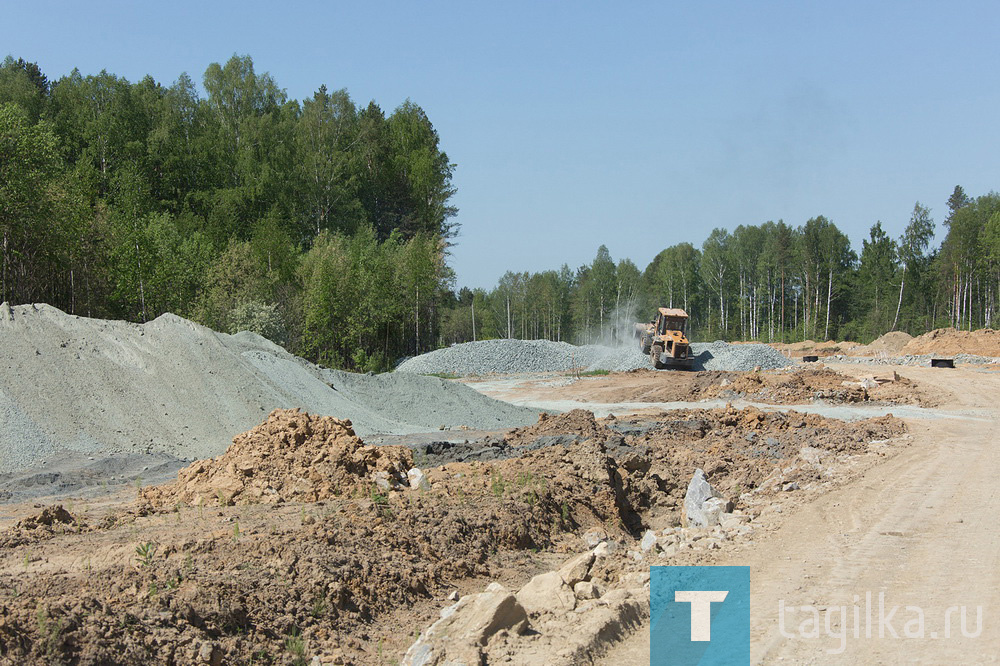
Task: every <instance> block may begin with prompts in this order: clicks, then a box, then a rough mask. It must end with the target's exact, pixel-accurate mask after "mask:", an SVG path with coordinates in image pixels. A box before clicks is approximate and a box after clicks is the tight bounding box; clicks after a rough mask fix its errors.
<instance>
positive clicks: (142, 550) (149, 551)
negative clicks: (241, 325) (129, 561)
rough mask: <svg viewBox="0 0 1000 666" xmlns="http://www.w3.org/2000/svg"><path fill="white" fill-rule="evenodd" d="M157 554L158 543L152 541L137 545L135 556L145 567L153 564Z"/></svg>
mask: <svg viewBox="0 0 1000 666" xmlns="http://www.w3.org/2000/svg"><path fill="white" fill-rule="evenodd" d="M155 554H156V544H154V543H152V542H146V543H140V544H139V545H138V546H136V547H135V556H136V558H137V559H138V560H139V564H141V565H142V566H144V567H150V566H153V555H155Z"/></svg>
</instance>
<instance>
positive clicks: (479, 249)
mask: <svg viewBox="0 0 1000 666" xmlns="http://www.w3.org/2000/svg"><path fill="white" fill-rule="evenodd" d="M616 5H617V6H612V3H597V2H575V3H568V2H563V3H556V2H505V3H481V2H420V3H417V2H407V3H403V2H399V3H384V2H382V3H379V2H369V3H365V4H364V5H363V6H361V3H357V4H356V5H351V4H346V3H331V2H299V3H293V2H288V3H274V2H268V3H264V2H238V3H235V2H232V3H230V2H174V3H169V4H168V3H155V4H154V3H144V2H94V3H68V2H33V3H13V2H5V3H4V8H3V16H4V18H3V21H2V24H0V57H2V55H6V54H8V53H9V54H11V55H13V56H15V57H23V58H25V59H27V60H31V61H35V62H37V63H38V64H39V65H40V66H41V67H42V69H43V71H44V72H45V73H46V74H47V75H48V76H49V78H50V79H56V78H58V77H60V76H62V75H64V74H67V73H69V71H70V70H71V69H72V68H73V67H78V68H79V69H80V70H81V71H82V72H83V73H84V74H89V73H96V72H98V71H100V70H101V69H107V70H108V71H110V72H113V73H115V74H118V75H120V76H125V77H126V78H128V79H130V80H133V81H134V80H137V79H139V78H141V77H142V76H144V75H146V74H151V75H152V76H153V77H154V78H156V79H157V80H159V81H161V82H163V83H167V84H169V83H171V82H172V81H174V80H175V79H176V78H177V76H178V75H179V74H180V73H181V72H185V71H186V72H188V73H189V74H191V76H192V77H193V78H195V80H199V81H200V79H201V75H202V73H203V72H204V70H205V68H206V67H207V65H208V64H209V63H211V62H224V61H225V60H226V59H228V58H229V57H230V56H231V55H232V54H233V53H240V54H244V53H245V54H249V55H251V56H252V57H253V59H254V63H255V65H256V67H257V69H258V71H268V72H270V73H271V74H272V75H273V76H274V77H275V79H276V80H277V82H278V84H279V85H281V86H282V87H283V88H285V89H286V90H287V92H288V94H289V96H290V97H293V98H296V99H302V98H304V97H307V96H309V95H311V94H312V93H313V92H314V91H315V90H316V89H317V88H318V87H319V86H320V84H324V83H325V84H327V86H328V87H330V88H347V89H348V91H349V92H350V93H351V96H352V97H353V98H354V100H355V101H356V102H358V103H367V101H368V100H370V99H374V100H376V101H377V102H378V103H379V104H380V105H381V106H382V107H383V108H384V109H386V110H387V111H389V110H391V109H392V108H394V107H395V106H397V105H398V104H400V103H401V102H402V101H403V100H405V99H406V98H410V99H412V100H413V101H414V102H415V103H417V104H419V105H420V106H422V107H423V108H424V109H425V110H426V111H427V113H428V115H429V117H430V119H431V121H432V122H433V123H434V124H435V126H436V127H437V129H438V131H439V133H440V135H441V139H442V145H443V148H444V149H445V150H446V151H447V152H448V155H449V157H450V158H451V159H452V161H453V162H455V163H457V165H458V167H457V170H456V173H455V185H456V186H457V188H458V194H457V196H456V197H455V204H456V205H457V206H458V207H459V208H460V213H459V217H458V221H459V222H460V223H461V224H462V231H461V236H460V237H459V238H458V239H457V240H458V244H457V245H456V247H455V248H454V249H453V256H452V265H453V266H454V268H455V270H456V272H457V275H458V282H459V284H460V285H469V286H478V287H489V286H492V285H493V284H494V283H495V282H496V280H497V279H498V278H499V276H500V275H501V274H502V273H503V272H504V271H505V270H508V269H511V270H543V269H547V268H558V267H559V266H560V265H561V264H563V263H568V264H569V265H570V266H571V267H576V266H578V265H580V264H583V263H587V262H589V261H590V260H591V259H592V258H593V256H594V254H595V253H596V250H597V247H598V246H599V245H601V244H605V245H607V246H608V248H609V249H610V250H611V253H612V256H614V257H615V258H616V259H618V258H621V257H630V258H632V259H633V260H634V261H635V262H636V263H637V264H638V265H639V267H640V268H644V267H645V265H646V264H647V263H648V262H649V261H650V260H651V259H652V258H653V256H654V255H655V254H656V253H657V252H658V251H659V250H661V249H663V248H664V247H666V246H667V245H671V244H673V243H676V242H681V241H689V242H692V243H694V244H696V245H700V244H701V242H702V241H703V240H704V239H705V237H706V236H707V235H708V233H709V231H711V229H712V228H713V227H717V226H721V227H727V228H733V227H735V226H736V225H738V224H757V223H761V222H765V221H767V220H778V219H784V220H785V221H786V222H788V223H791V224H795V225H799V224H802V223H804V222H805V221H806V220H807V219H808V218H809V217H813V216H815V215H826V216H827V217H829V218H831V219H832V220H833V221H834V222H835V223H836V224H837V225H838V226H839V227H841V229H843V230H844V231H846V232H847V233H848V234H849V235H850V236H851V239H852V240H853V241H854V244H855V246H856V248H859V249H860V244H861V239H862V237H863V236H865V235H867V232H868V228H869V227H870V226H871V225H872V224H873V223H874V222H875V221H876V220H881V221H882V223H883V227H884V228H886V230H887V231H888V232H889V233H890V234H891V235H894V236H898V235H899V234H900V233H901V232H902V228H903V226H904V225H905V224H906V222H907V220H908V217H909V214H910V211H911V210H912V208H913V204H914V202H915V201H918V200H919V201H920V202H921V203H923V204H924V205H927V206H930V208H931V209H932V214H933V216H934V219H935V221H936V222H938V224H939V226H940V222H941V220H942V219H943V217H944V214H945V212H946V207H945V200H946V199H947V197H948V195H949V194H950V193H951V191H952V188H953V187H954V186H955V185H956V184H961V185H962V186H963V187H964V188H965V190H966V191H967V192H968V193H969V194H971V195H979V194H984V193H986V192H988V191H990V190H994V189H1000V159H998V145H1000V123H998V122H997V109H1000V66H998V65H1000V40H998V39H997V38H996V33H995V31H996V26H997V25H1000V4H997V3H994V2H955V3H940V2H935V3H931V2H880V3H872V2H864V3H862V2H837V3H807V2H767V1H758V2H702V3H692V2H684V3H680V2H675V3H666V2H661V3H616ZM940 236H941V234H940V233H939V238H940Z"/></svg>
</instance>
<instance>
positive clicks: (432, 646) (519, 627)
mask: <svg viewBox="0 0 1000 666" xmlns="http://www.w3.org/2000/svg"><path fill="white" fill-rule="evenodd" d="M560 580H561V579H560ZM527 627H528V616H527V613H525V610H524V607H523V606H521V604H520V603H519V602H518V600H517V599H516V598H515V597H514V595H513V594H512V593H511V592H510V591H509V590H507V589H506V588H505V587H503V586H502V585H500V584H498V583H491V584H490V585H489V586H488V587H487V588H486V591H485V592H482V593H480V594H470V595H468V596H465V597H462V598H461V599H460V600H459V601H458V603H456V604H454V605H452V606H449V607H448V608H446V609H444V610H443V611H441V619H440V620H438V621H437V622H435V623H434V624H432V625H431V626H430V627H429V628H428V629H427V630H426V631H424V632H423V633H422V634H420V637H419V638H418V639H417V641H416V642H415V643H414V644H413V645H411V646H410V649H409V650H407V651H406V655H405V656H404V657H403V664H404V665H408V666H432V665H434V664H441V663H470V664H478V663H480V662H481V658H482V650H481V649H482V648H483V647H485V646H486V644H487V643H488V642H489V640H490V638H491V637H492V636H493V635H495V634H496V633H498V632H500V631H511V632H514V633H523V632H524V630H525V629H527Z"/></svg>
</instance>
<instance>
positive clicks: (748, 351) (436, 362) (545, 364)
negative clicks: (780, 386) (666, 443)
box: [396, 340, 793, 376]
mask: <svg viewBox="0 0 1000 666" xmlns="http://www.w3.org/2000/svg"><path fill="white" fill-rule="evenodd" d="M691 349H692V352H693V353H694V355H695V359H694V364H693V366H692V367H693V369H695V370H731V371H749V370H753V369H754V368H755V367H757V366H760V367H761V368H762V369H765V370H770V369H775V368H784V367H786V366H789V365H792V364H793V362H792V361H790V360H789V359H787V358H785V357H784V356H783V355H782V354H781V352H779V351H777V350H776V349H774V348H773V347H770V346H768V345H763V344H746V345H732V344H729V343H728V342H721V341H719V342H711V343H694V344H692V345H691ZM649 367H650V363H649V357H648V356H646V355H644V354H642V353H641V352H640V351H639V349H638V344H636V345H635V346H632V345H630V346H628V347H604V346H600V345H583V346H576V345H571V344H567V343H565V342H550V341H548V340H482V341H479V342H466V343H464V344H460V345H454V346H452V347H445V348H444V349H437V350H435V351H432V352H429V353H427V354H422V355H420V356H416V357H414V358H411V359H408V360H406V361H404V362H403V363H401V364H400V365H399V367H398V368H396V373H415V374H450V375H459V376H468V375H490V374H520V373H532V372H568V371H570V370H573V369H580V370H584V371H587V370H609V371H612V372H627V371H629V370H636V369H640V368H649Z"/></svg>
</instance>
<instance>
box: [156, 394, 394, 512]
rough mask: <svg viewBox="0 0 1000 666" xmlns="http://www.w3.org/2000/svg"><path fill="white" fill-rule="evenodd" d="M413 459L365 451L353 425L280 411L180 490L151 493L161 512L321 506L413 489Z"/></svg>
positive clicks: (202, 463) (194, 471) (195, 471)
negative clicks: (379, 491)
mask: <svg viewBox="0 0 1000 666" xmlns="http://www.w3.org/2000/svg"><path fill="white" fill-rule="evenodd" d="M412 467H413V456H412V453H411V452H410V450H409V449H408V448H406V447H403V446H382V447H379V446H371V445H366V444H365V443H364V442H362V441H361V439H359V438H358V436H357V435H355V434H354V430H353V429H352V428H351V422H350V421H342V420H340V419H335V418H332V417H329V416H316V415H313V414H307V413H303V412H301V411H300V410H298V409H276V410H274V411H273V412H271V414H270V415H269V416H268V417H267V420H266V421H264V422H263V423H262V424H260V425H259V426H257V427H256V428H254V429H252V430H250V431H248V432H245V433H243V434H240V435H237V436H236V437H234V438H233V443H232V445H231V446H230V447H229V448H228V449H227V450H226V452H225V453H224V454H223V455H221V456H219V457H218V458H213V459H210V460H199V461H197V462H195V463H193V464H191V465H189V466H188V467H185V468H184V469H182V470H180V471H179V472H178V473H177V481H176V483H173V484H168V485H164V486H156V487H150V488H145V489H143V490H141V491H140V494H141V496H142V497H143V498H145V499H146V500H148V501H149V502H150V503H152V504H153V505H154V506H157V507H163V506H172V505H174V504H176V503H178V502H180V503H183V504H187V505H212V504H275V503H278V502H318V501H321V500H324V499H327V498H329V497H335V496H345V495H350V494H352V493H358V492H365V493H368V492H371V489H373V488H377V487H378V485H379V483H381V484H382V485H383V487H384V489H389V488H390V487H397V486H399V485H401V484H403V483H405V482H406V472H407V470H409V469H410V468H412Z"/></svg>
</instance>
